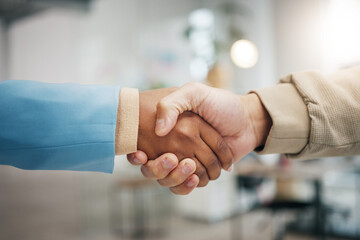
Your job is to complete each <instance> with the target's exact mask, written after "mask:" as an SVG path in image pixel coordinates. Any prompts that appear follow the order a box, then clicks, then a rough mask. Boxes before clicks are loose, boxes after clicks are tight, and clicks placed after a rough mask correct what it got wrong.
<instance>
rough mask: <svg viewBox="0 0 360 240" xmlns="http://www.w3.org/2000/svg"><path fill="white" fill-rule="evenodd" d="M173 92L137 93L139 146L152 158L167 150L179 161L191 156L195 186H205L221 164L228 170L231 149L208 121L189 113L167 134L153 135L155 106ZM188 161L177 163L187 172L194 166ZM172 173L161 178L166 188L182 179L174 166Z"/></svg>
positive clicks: (219, 169)
mask: <svg viewBox="0 0 360 240" xmlns="http://www.w3.org/2000/svg"><path fill="white" fill-rule="evenodd" d="M173 91H174V89H159V90H152V91H147V92H143V93H141V94H140V122H139V137H138V149H139V150H142V151H143V152H145V153H146V154H147V155H148V156H149V157H150V158H151V159H155V158H157V157H159V156H160V155H162V154H164V153H167V152H171V153H174V154H175V155H176V157H177V158H178V159H180V160H182V159H185V158H191V159H193V161H194V163H195V165H194V166H196V170H195V174H196V175H197V176H198V177H199V180H200V181H199V184H198V186H205V185H206V184H207V183H208V181H209V180H213V179H216V178H218V177H219V175H220V172H221V167H223V168H225V169H227V168H229V167H230V166H231V164H232V155H231V151H230V149H229V148H228V146H227V144H226V143H225V142H224V140H223V139H222V137H221V136H220V135H219V134H218V133H217V132H216V131H215V130H214V129H213V128H212V127H211V126H210V125H209V124H207V123H206V122H204V121H203V120H202V119H201V118H200V117H199V116H197V115H196V114H193V113H190V112H187V113H184V114H181V115H180V116H179V119H178V121H177V124H176V125H175V126H174V128H173V129H172V130H171V131H169V133H168V134H167V135H166V136H161V137H160V136H157V135H156V134H155V118H156V106H157V104H158V102H159V101H160V99H162V98H163V97H164V96H166V95H168V94H169V93H171V92H173ZM189 160H190V159H188V160H186V161H185V162H184V163H182V162H180V164H182V165H183V167H184V168H185V169H186V168H187V169H188V170H189V171H187V173H188V172H191V171H190V169H193V167H194V166H191V165H192V162H191V161H189ZM174 172H175V173H174V174H173V172H171V173H170V174H169V175H167V176H166V177H165V178H163V179H161V180H160V181H159V183H160V184H161V185H163V186H168V187H173V186H176V185H179V184H181V183H182V182H183V181H184V179H181V178H179V177H177V175H179V174H177V169H175V170H174ZM143 173H144V172H143ZM174 180H176V181H174ZM180 180H181V181H180Z"/></svg>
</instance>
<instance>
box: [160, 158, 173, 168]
mask: <svg viewBox="0 0 360 240" xmlns="http://www.w3.org/2000/svg"><path fill="white" fill-rule="evenodd" d="M162 162H163V166H164V167H165V168H167V169H171V168H173V167H174V163H173V162H172V161H170V160H169V159H167V158H164V159H163V161H162Z"/></svg>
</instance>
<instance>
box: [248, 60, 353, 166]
mask: <svg viewBox="0 0 360 240" xmlns="http://www.w3.org/2000/svg"><path fill="white" fill-rule="evenodd" d="M253 92H254V93H256V94H257V95H258V96H259V97H260V99H261V101H262V103H263V105H264V106H265V108H266V109H267V110H268V112H269V114H270V116H271V118H272V121H273V126H272V128H271V130H270V133H269V136H268V138H267V141H266V144H265V146H264V148H263V149H262V150H261V151H259V153H260V154H265V153H285V154H287V156H288V157H290V158H297V159H310V158H319V157H326V156H346V155H356V154H360V66H356V67H353V68H348V69H344V70H341V71H339V72H337V73H335V74H333V75H329V76H324V75H321V74H319V73H316V72H299V73H294V74H290V75H288V76H286V77H284V78H283V79H281V80H280V84H278V85H276V86H274V87H270V88H264V89H258V90H255V91H253Z"/></svg>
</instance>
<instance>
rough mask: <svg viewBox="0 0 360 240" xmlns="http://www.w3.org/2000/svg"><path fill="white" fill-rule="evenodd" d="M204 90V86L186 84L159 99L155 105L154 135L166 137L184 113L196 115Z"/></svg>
mask: <svg viewBox="0 0 360 240" xmlns="http://www.w3.org/2000/svg"><path fill="white" fill-rule="evenodd" d="M206 89H207V88H206V85H203V84H200V83H188V84H185V85H184V86H183V87H181V88H180V89H178V90H176V91H174V92H173V93H171V94H169V95H168V96H166V97H164V98H163V99H161V100H160V102H159V103H158V104H157V112H156V126H155V133H156V134H157V135H158V136H165V135H167V134H168V133H169V132H170V131H171V129H173V128H174V126H175V124H176V121H177V118H178V116H179V115H180V114H181V113H183V112H184V111H193V112H195V113H197V107H198V105H199V104H200V103H201V102H202V100H203V99H204V98H205V97H206V96H207V94H206V93H205V91H206Z"/></svg>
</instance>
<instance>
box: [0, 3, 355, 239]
mask: <svg viewBox="0 0 360 240" xmlns="http://www.w3.org/2000/svg"><path fill="white" fill-rule="evenodd" d="M359 13H360V1H358V0H253V1H245V0H182V1H176V0H146V1H145V0H128V1H126V0H63V1H61V0H47V1H46V0H0V19H1V22H0V81H3V80H6V79H25V80H38V81H44V82H79V83H97V84H120V85H122V86H124V87H136V88H139V89H141V90H146V89H152V88H158V87H167V86H181V85H183V84H184V83H186V82H189V81H199V82H204V83H205V82H206V83H207V84H210V85H212V86H216V87H222V88H225V89H229V90H231V91H233V92H236V93H239V94H245V93H247V92H248V91H249V90H251V89H254V88H259V87H266V86H271V85H273V84H275V83H276V82H277V81H278V79H279V78H280V77H281V76H283V75H285V74H288V73H291V72H294V71H301V70H317V71H322V72H324V73H331V72H334V71H336V70H338V69H340V68H343V67H347V66H351V65H355V64H360V44H359V43H360V27H359V26H360V14H359ZM238 40H242V41H239V42H237V41H238ZM235 42H236V44H234V43H235ZM0 124H1V122H0ZM359 174H360V160H359V159H358V157H348V158H330V159H315V160H311V161H306V162H292V161H289V160H288V159H286V158H284V157H282V156H279V155H271V156H261V157H260V156H256V155H255V154H250V155H249V156H247V157H246V158H245V159H244V160H242V161H240V162H239V163H238V164H237V165H236V169H235V171H234V172H233V173H231V174H230V173H226V172H223V174H222V177H221V178H220V179H218V180H217V181H215V182H212V183H210V184H209V185H208V186H207V187H206V188H202V189H196V190H195V191H194V192H193V193H192V194H191V195H189V196H175V195H172V194H170V192H169V191H168V190H167V189H164V188H160V187H158V186H157V185H156V183H153V182H149V181H145V180H144V179H143V177H142V176H141V174H140V170H139V168H137V167H132V166H130V164H128V162H127V160H126V159H125V157H123V156H121V157H118V158H117V159H116V166H115V172H114V174H113V175H108V174H103V173H84V172H80V173H79V172H67V171H61V172H52V171H32V172H31V171H23V170H19V169H15V168H13V167H8V166H1V167H0V223H1V224H0V239H37V240H39V239H54V240H56V239H69V240H72V239H74V240H77V239H174V240H177V239H199V240H200V239H325V238H326V239H360V192H359V188H360V178H359Z"/></svg>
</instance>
